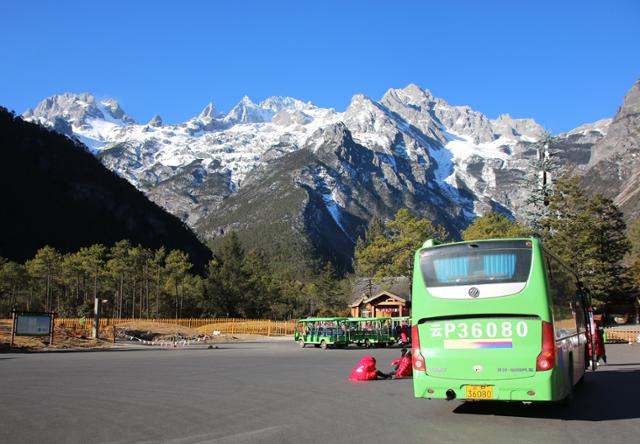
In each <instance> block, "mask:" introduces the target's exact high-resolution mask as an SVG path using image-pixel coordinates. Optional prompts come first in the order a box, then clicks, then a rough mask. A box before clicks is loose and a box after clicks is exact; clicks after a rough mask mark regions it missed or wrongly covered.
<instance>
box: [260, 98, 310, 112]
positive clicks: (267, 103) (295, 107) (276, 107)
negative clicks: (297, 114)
mask: <svg viewBox="0 0 640 444" xmlns="http://www.w3.org/2000/svg"><path fill="white" fill-rule="evenodd" d="M260 108H262V109H264V110H269V111H273V113H274V114H277V113H278V112H280V111H282V110H284V109H287V110H292V111H305V110H310V109H316V108H317V107H316V106H315V105H314V104H313V103H311V102H303V101H302V100H298V99H294V98H293V97H283V96H271V97H267V98H266V99H264V100H263V101H262V102H260Z"/></svg>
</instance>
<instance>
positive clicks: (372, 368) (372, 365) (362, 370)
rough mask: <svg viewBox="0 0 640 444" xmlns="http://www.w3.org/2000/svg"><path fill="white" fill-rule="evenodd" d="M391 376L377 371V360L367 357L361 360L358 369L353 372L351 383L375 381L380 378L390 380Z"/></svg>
mask: <svg viewBox="0 0 640 444" xmlns="http://www.w3.org/2000/svg"><path fill="white" fill-rule="evenodd" d="M390 376H391V375H388V374H386V373H382V372H381V371H380V370H378V369H376V358H374V357H373V356H369V355H366V356H365V357H364V358H362V359H361V360H360V362H359V363H358V365H357V366H356V368H354V369H353V370H351V374H350V375H349V381H373V380H375V379H378V378H380V379H388V378H389V377H390Z"/></svg>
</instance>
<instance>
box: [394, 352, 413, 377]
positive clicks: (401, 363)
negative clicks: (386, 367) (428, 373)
mask: <svg viewBox="0 0 640 444" xmlns="http://www.w3.org/2000/svg"><path fill="white" fill-rule="evenodd" d="M401 353H402V355H401V356H400V359H394V360H393V361H391V365H393V366H395V372H394V373H393V376H391V378H392V379H398V378H405V377H407V376H412V375H413V365H412V363H411V352H410V351H409V350H408V349H407V347H402V352H401Z"/></svg>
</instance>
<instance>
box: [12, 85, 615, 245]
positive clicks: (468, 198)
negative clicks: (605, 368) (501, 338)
mask: <svg viewBox="0 0 640 444" xmlns="http://www.w3.org/2000/svg"><path fill="white" fill-rule="evenodd" d="M24 118H25V119H28V120H32V121H36V122H39V123H41V124H44V125H47V126H50V127H54V128H56V129H58V130H59V131H61V132H65V133H67V134H69V135H71V136H73V137H76V138H78V139H79V140H80V141H82V142H83V143H85V144H86V145H87V146H88V147H89V148H90V149H91V150H92V151H93V152H94V153H95V154H96V155H97V156H99V158H100V159H101V160H102V162H103V163H104V164H105V165H106V166H107V167H109V168H110V169H112V170H113V171H115V172H117V173H118V174H120V175H121V176H123V177H125V178H127V179H128V180H129V181H130V182H131V183H133V184H134V185H135V186H136V187H138V188H139V189H141V190H142V191H144V192H145V193H146V194H147V195H148V196H149V197H150V198H151V199H152V200H154V201H155V202H157V203H159V204H160V205H162V206H163V207H165V208H166V209H167V210H169V211H170V212H172V213H174V214H176V215H177V216H179V217H180V218H182V219H183V220H185V221H186V222H187V223H188V224H189V225H191V226H192V227H195V228H196V230H198V231H200V233H201V234H203V235H204V236H205V237H208V238H211V237H215V236H216V235H217V234H218V233H220V232H223V231H224V230H225V229H226V228H229V227H233V228H235V229H242V228H247V229H248V228H249V226H250V225H251V223H250V220H249V219H251V218H248V219H247V220H243V218H245V219H246V218H247V217H248V216H247V214H249V213H252V210H251V209H250V208H249V209H248V207H247V206H249V207H250V206H251V205H253V208H259V207H260V205H257V202H256V199H260V200H262V201H268V202H274V201H277V200H278V199H281V198H283V197H284V196H290V195H291V192H289V191H291V190H293V191H295V190H298V191H300V192H302V194H300V196H301V197H298V198H297V201H296V202H297V203H296V205H294V206H295V207H296V208H297V211H298V213H297V214H300V215H302V214H304V215H305V216H304V217H303V218H302V219H301V220H298V221H297V222H295V221H291V223H292V224H293V225H295V224H296V223H298V225H301V226H302V228H301V232H303V231H305V230H306V231H307V232H308V231H309V230H308V226H309V224H310V223H312V221H315V222H313V224H314V226H316V228H317V229H316V232H317V233H316V234H317V242H316V241H314V242H312V243H313V244H314V245H320V244H322V243H323V242H324V243H325V244H327V242H329V241H328V240H327V239H328V237H331V236H333V237H334V238H336V236H337V238H338V239H340V240H339V241H336V240H335V239H333V240H331V242H333V243H335V242H338V243H339V244H345V245H348V247H346V248H344V249H345V251H346V250H349V248H351V249H352V246H353V243H354V241H355V239H357V237H358V236H359V235H360V234H361V233H362V230H363V227H364V225H366V221H367V220H369V218H370V217H371V216H373V215H374V214H375V215H382V216H390V215H392V214H393V213H394V212H395V211H396V210H397V209H399V208H400V207H409V208H412V209H414V211H416V212H419V213H422V214H427V215H429V216H430V217H431V218H432V219H434V220H436V221H438V222H440V223H443V224H445V225H446V226H447V227H448V229H449V230H450V231H452V232H457V231H459V230H461V229H463V228H464V227H465V226H466V225H467V224H468V223H469V221H471V220H472V219H473V218H474V217H476V216H477V215H481V214H483V213H485V212H487V211H490V210H498V211H502V212H505V213H510V212H514V213H517V211H518V208H519V206H520V205H521V203H522V202H523V195H524V191H525V190H522V178H523V177H524V176H525V175H527V174H528V170H529V169H530V165H531V159H532V158H534V157H535V150H533V149H532V147H531V144H532V143H533V142H535V141H537V140H539V139H540V138H541V137H543V135H544V129H543V128H542V127H541V126H540V125H538V124H537V123H536V122H535V121H534V120H532V119H515V118H512V117H510V116H509V115H507V114H504V115H501V116H499V117H498V118H496V119H490V118H488V117H486V116H485V115H483V114H482V113H480V112H478V111H475V110H473V109H471V108H469V107H467V106H453V105H450V104H448V103H447V102H446V101H445V100H443V99H441V98H437V97H434V96H433V95H432V93H431V92H430V91H429V90H427V89H422V88H420V87H418V86H417V85H413V84H411V85H409V86H407V87H405V88H402V89H390V90H388V91H387V92H386V93H385V95H384V96H383V97H382V99H381V100H379V101H375V100H372V99H370V98H368V97H366V96H364V95H355V96H354V97H353V98H352V101H351V103H350V105H349V106H348V107H347V109H346V110H345V111H344V112H336V111H335V110H333V109H325V108H319V107H316V106H315V105H313V104H312V103H310V102H303V101H300V100H297V99H294V98H291V97H270V98H267V99H265V100H263V101H262V102H260V103H257V104H256V103H254V102H253V101H251V99H249V97H246V96H245V97H243V98H242V100H240V102H239V103H238V104H237V105H236V106H234V107H233V108H232V109H231V110H230V111H229V112H228V113H223V112H220V111H218V110H217V109H216V107H215V105H214V104H213V103H209V104H208V105H206V106H205V107H204V109H203V110H202V111H201V112H200V113H199V114H198V115H197V116H195V117H193V118H191V119H188V120H187V121H186V122H184V123H181V124H172V125H168V124H164V123H163V121H162V119H161V117H160V116H155V117H154V118H153V119H151V121H149V122H148V123H147V124H138V123H135V121H134V120H133V119H132V118H130V117H129V116H127V115H126V114H125V113H124V111H122V109H121V108H120V106H119V105H118V104H117V102H115V101H113V100H104V101H98V100H96V99H95V98H94V97H92V96H91V95H89V94H64V95H61V96H52V97H49V98H47V99H45V100H44V101H42V102H41V103H40V105H38V107H37V108H36V109H35V110H34V111H31V110H29V111H27V112H26V113H25V114H24ZM609 124H610V121H609V120H601V121H599V122H596V123H594V124H590V125H584V126H582V127H580V128H576V129H575V130H573V131H570V132H568V133H565V134H561V135H559V136H558V143H559V145H561V149H560V153H559V156H560V158H562V159H563V161H567V162H571V163H573V164H575V165H586V164H587V163H588V162H589V159H590V153H591V147H592V145H593V144H594V143H597V142H598V141H599V140H600V139H602V138H603V137H604V136H605V135H606V131H607V128H608V126H609ZM274 171H277V172H278V173H277V174H275V173H274ZM278 175H279V176H278ZM276 176H277V177H276ZM285 176H286V180H285ZM269 178H271V179H270V180H273V181H274V182H273V183H269ZM258 184H259V186H258ZM256 187H257V188H256ZM294 194H295V193H294ZM249 195H251V196H252V197H250V196H249ZM303 195H304V196H303ZM271 209H272V208H271ZM269 210H270V209H269V208H265V211H269ZM285 212H286V211H285ZM243 214H244V216H243ZM229 215H236V216H235V217H236V220H234V219H233V217H230V216H229ZM254 216H255V217H254V219H256V218H257V215H254ZM278 217H285V215H284V214H281V215H279V216H278ZM287 217H288V216H287ZM294 222H295V223H294ZM325 222H326V223H325ZM262 223H266V222H264V221H262ZM323 223H325V225H326V224H327V223H328V224H329V225H332V226H333V228H332V231H331V230H330V231H331V233H328V232H326V231H327V230H326V226H325V227H324V228H323V227H321V226H322V224H323ZM305 227H306V228H305ZM347 257H348V251H347V253H346V254H345V256H344V258H347Z"/></svg>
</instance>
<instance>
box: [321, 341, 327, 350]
mask: <svg viewBox="0 0 640 444" xmlns="http://www.w3.org/2000/svg"><path fill="white" fill-rule="evenodd" d="M320 348H321V349H323V350H326V349H327V341H325V340H324V339H323V340H322V341H320Z"/></svg>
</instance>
